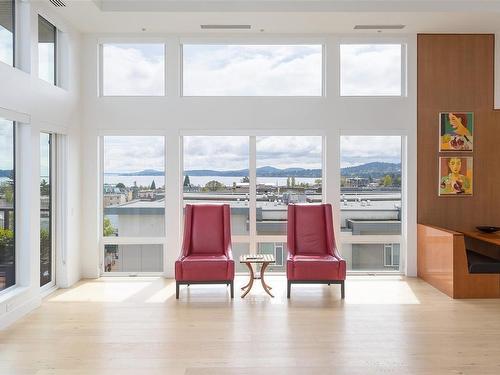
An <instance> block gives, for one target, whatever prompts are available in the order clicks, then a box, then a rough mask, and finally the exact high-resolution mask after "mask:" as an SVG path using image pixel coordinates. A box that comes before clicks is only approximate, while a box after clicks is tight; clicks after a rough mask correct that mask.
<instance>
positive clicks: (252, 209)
mask: <svg viewBox="0 0 500 375" xmlns="http://www.w3.org/2000/svg"><path fill="white" fill-rule="evenodd" d="M282 135H283V131H282V130H256V129H249V130H244V129H241V130H232V131H228V130H200V131H197V130H183V131H181V132H180V137H181V153H180V157H179V159H180V165H181V168H180V170H179V185H180V187H181V194H180V203H181V207H184V202H183V201H184V193H183V191H182V181H183V174H184V152H183V145H184V137H185V136H207V137H210V136H244V137H248V138H249V166H248V167H249V178H250V181H257V177H256V176H257V148H256V146H257V142H256V138H257V137H258V136H282ZM286 135H287V136H316V137H321V139H322V140H321V146H322V147H321V171H322V172H321V175H322V176H321V177H322V180H323V183H324V182H325V181H326V178H325V175H326V173H325V154H326V150H325V145H326V132H325V130H314V129H312V130H287V134H286ZM256 188H257V186H256V184H255V183H254V184H250V200H249V221H250V223H249V224H250V228H249V234H248V235H232V236H231V241H232V242H233V243H248V244H249V253H250V254H257V250H258V243H259V242H283V244H285V243H286V242H287V236H286V235H259V234H257V215H256V214H257V201H256V197H257V191H256ZM321 200H322V202H325V200H326V189H325V188H323V189H322V194H321ZM182 215H183V210H181V212H180V218H179V219H180V221H181V231H180V234H179V235H180V236H181V238H182V232H183V223H184V222H183V220H182V219H183V217H182ZM284 246H285V245H284ZM285 247H286V246H285Z"/></svg>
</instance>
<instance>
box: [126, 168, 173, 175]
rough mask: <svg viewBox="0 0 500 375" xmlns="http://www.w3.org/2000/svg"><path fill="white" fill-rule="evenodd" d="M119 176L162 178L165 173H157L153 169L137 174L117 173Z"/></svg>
mask: <svg viewBox="0 0 500 375" xmlns="http://www.w3.org/2000/svg"><path fill="white" fill-rule="evenodd" d="M118 175H120V176H163V175H165V172H162V171H157V170H155V169H145V170H143V171H139V172H130V173H118Z"/></svg>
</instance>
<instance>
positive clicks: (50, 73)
mask: <svg viewBox="0 0 500 375" xmlns="http://www.w3.org/2000/svg"><path fill="white" fill-rule="evenodd" d="M56 56H57V29H56V27H55V26H54V25H52V24H51V23H50V22H49V21H47V20H46V19H45V18H43V17H42V16H40V15H39V16H38V76H39V77H40V78H41V79H43V80H44V81H47V82H49V83H52V84H54V85H55V84H57V82H56V69H57V66H56V61H57V59H56Z"/></svg>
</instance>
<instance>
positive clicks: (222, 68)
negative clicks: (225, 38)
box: [182, 44, 323, 96]
mask: <svg viewBox="0 0 500 375" xmlns="http://www.w3.org/2000/svg"><path fill="white" fill-rule="evenodd" d="M322 50H323V48H322V46H321V45H215V44H211V45H208V44H184V45H183V50H182V51H183V55H182V56H183V95H184V96H321V95H322V89H323V87H322V80H323V57H322V56H323V51H322ZM235 77H237V79H235Z"/></svg>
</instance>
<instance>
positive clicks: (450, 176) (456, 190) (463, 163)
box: [438, 155, 474, 197]
mask: <svg viewBox="0 0 500 375" xmlns="http://www.w3.org/2000/svg"><path fill="white" fill-rule="evenodd" d="M473 165H474V160H473V157H472V156H461V155H458V156H455V155H454V156H441V157H440V158H439V182H438V183H439V185H438V192H439V196H440V197H443V196H449V197H463V196H472V195H473V192H474V189H473V177H474V169H473Z"/></svg>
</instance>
